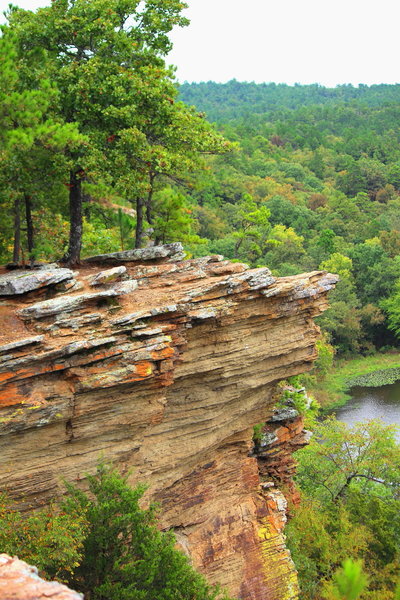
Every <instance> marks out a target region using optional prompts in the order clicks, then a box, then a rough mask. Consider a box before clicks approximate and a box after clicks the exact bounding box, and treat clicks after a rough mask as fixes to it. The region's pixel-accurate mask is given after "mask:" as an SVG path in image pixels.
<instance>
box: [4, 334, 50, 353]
mask: <svg viewBox="0 0 400 600" xmlns="http://www.w3.org/2000/svg"><path fill="white" fill-rule="evenodd" d="M43 339H44V335H36V336H35V337H30V338H25V339H24V340H18V341H17V342H11V343H10V344H3V345H2V346H0V354H4V353H5V352H9V351H10V350H19V349H20V348H23V347H24V346H31V345H32V344H40V342H41V341H42V340H43Z"/></svg>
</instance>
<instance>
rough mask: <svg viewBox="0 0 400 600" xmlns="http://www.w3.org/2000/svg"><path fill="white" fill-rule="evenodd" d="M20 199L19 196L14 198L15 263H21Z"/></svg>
mask: <svg viewBox="0 0 400 600" xmlns="http://www.w3.org/2000/svg"><path fill="white" fill-rule="evenodd" d="M19 208H20V199H19V197H17V198H15V200H14V251H13V263H14V264H18V263H19V253H20V250H21V217H20V212H19Z"/></svg>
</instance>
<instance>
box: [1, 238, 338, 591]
mask: <svg viewBox="0 0 400 600" xmlns="http://www.w3.org/2000/svg"><path fill="white" fill-rule="evenodd" d="M178 250H179V248H175V247H174V248H172V249H170V250H169V252H167V253H166V257H165V259H164V260H165V262H162V259H161V258H158V261H157V262H156V263H154V262H152V263H150V264H137V263H136V260H137V256H136V255H135V264H134V265H129V263H128V262H124V265H125V266H126V267H127V272H126V273H125V275H124V278H125V281H123V282H122V283H121V282H119V283H109V282H107V283H105V284H104V285H103V286H101V285H99V286H97V289H99V291H98V292H96V293H93V292H92V291H90V290H91V289H93V288H90V283H89V282H90V281H93V277H95V276H96V274H97V272H98V271H99V270H100V268H96V267H94V266H91V265H89V266H86V267H84V268H82V269H80V272H79V274H78V273H75V274H74V278H75V280H77V285H78V287H76V285H74V287H72V288H70V289H69V290H67V291H66V293H63V294H62V295H60V294H57V295H56V296H55V298H52V297H49V295H51V294H53V295H54V294H56V293H57V289H56V288H54V290H53V291H51V288H49V287H47V288H46V290H47V292H46V294H47V296H46V299H45V298H44V297H41V298H38V297H36V298H35V299H34V300H33V299H32V298H29V297H28V296H26V297H20V296H18V297H17V296H15V297H13V298H10V299H8V300H7V301H6V302H3V303H2V304H0V317H1V318H2V333H3V337H4V339H3V341H1V342H0V344H1V346H2V348H3V350H2V348H1V347H0V382H1V385H0V407H1V409H0V432H1V435H0V452H1V454H0V456H1V465H0V478H1V480H0V483H1V488H2V489H6V490H8V492H9V493H10V494H11V495H12V496H13V497H15V498H17V499H18V500H19V503H20V506H21V507H22V508H24V507H25V508H27V509H28V508H29V507H31V506H32V505H38V504H42V503H45V502H48V501H49V500H50V498H52V497H54V495H56V494H58V493H61V491H62V489H63V486H62V482H61V477H64V478H66V479H68V480H71V481H75V482H79V481H81V480H82V485H85V481H84V477H85V473H87V472H93V471H94V469H95V466H96V464H97V462H98V460H99V457H100V456H103V457H104V458H106V459H108V460H110V461H112V462H114V463H116V464H117V465H118V466H119V467H120V468H121V469H122V470H123V471H127V470H128V469H130V470H131V475H130V478H131V481H132V483H133V482H135V481H145V482H147V483H148V484H149V486H150V487H149V491H148V495H149V496H151V497H152V498H153V499H155V500H157V501H158V502H159V503H160V504H161V506H162V510H161V516H162V526H163V527H165V528H174V530H175V532H176V534H177V537H178V540H179V542H180V544H181V546H182V548H183V550H184V551H185V552H187V553H188V554H189V555H190V557H191V559H192V562H193V564H194V565H195V566H196V567H198V568H199V569H200V570H202V571H203V572H204V573H205V574H206V575H207V577H208V579H209V580H210V581H212V582H219V583H221V584H222V585H223V586H226V587H227V588H228V589H229V591H230V592H231V593H232V594H233V595H237V596H239V597H240V598H242V599H243V600H250V599H251V600H294V599H296V598H297V595H298V591H297V584H296V577H295V570H294V566H293V564H292V562H291V560H290V556H289V554H288V551H287V550H286V549H285V547H284V543H283V537H282V526H283V525H282V519H280V517H279V514H282V510H283V509H282V502H281V501H280V500H279V498H278V496H277V495H276V494H278V492H276V491H275V490H274V491H273V493H272V492H271V490H264V489H263V488H262V487H261V485H260V479H259V471H258V466H257V460H256V458H255V457H253V456H251V455H250V449H251V445H252V442H251V440H252V434H253V426H254V425H255V424H257V423H261V422H264V421H266V420H267V418H268V417H269V416H270V415H271V413H272V410H273V406H272V405H273V393H274V389H275V384H276V382H278V381H280V380H281V379H283V378H286V377H289V376H291V375H295V374H297V373H301V372H304V371H306V370H307V369H308V368H309V367H310V366H311V364H312V361H313V360H314V359H315V341H316V339H317V337H318V328H317V327H316V326H315V324H314V322H313V317H315V316H316V315H318V314H320V313H321V311H323V310H324V309H325V308H326V295H327V292H328V291H329V290H330V289H331V288H332V287H333V286H334V284H335V282H336V277H335V276H332V275H329V274H327V273H325V272H313V273H309V274H306V275H299V276H295V277H287V278H282V279H278V280H275V278H274V277H272V276H271V273H270V272H269V270H268V269H266V268H261V269H253V270H249V269H248V267H247V266H246V265H242V264H238V263H235V264H231V263H229V262H228V261H224V260H222V257H219V256H214V257H206V258H201V259H195V260H188V261H182V262H171V261H170V257H169V256H170V254H171V252H172V251H173V254H177V253H178ZM158 254H160V255H162V254H163V253H162V252H160V253H158ZM149 260H152V261H153V260H154V257H153V258H151V259H149ZM106 279H107V278H106ZM121 286H122V287H121ZM101 288H103V291H102V290H101ZM135 288H136V289H135ZM76 289H79V292H74V290H76ZM64 292H65V290H64ZM19 340H21V344H20V345H18V342H19ZM271 493H272V496H273V497H271ZM274 507H275V508H274ZM283 512H284V510H283ZM277 515H278V516H277Z"/></svg>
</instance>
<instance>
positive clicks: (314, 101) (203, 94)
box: [180, 81, 400, 354]
mask: <svg viewBox="0 0 400 600" xmlns="http://www.w3.org/2000/svg"><path fill="white" fill-rule="evenodd" d="M180 93H181V97H182V98H183V100H184V101H185V102H189V103H193V104H194V105H195V106H196V107H197V108H198V109H199V110H204V111H206V113H207V115H208V116H209V117H210V118H211V119H214V120H216V124H217V126H218V128H219V130H220V131H221V132H222V133H223V135H224V136H225V137H226V138H227V139H229V140H230V141H231V142H232V143H233V144H234V146H235V149H234V151H233V152H231V153H230V154H228V155H225V156H222V157H217V158H215V159H213V160H212V161H211V162H210V171H209V173H208V174H207V176H205V177H203V179H202V181H201V183H199V184H198V187H197V189H196V190H195V191H193V192H191V194H190V198H191V201H192V203H193V206H194V208H193V213H194V215H195V216H196V218H197V220H198V222H199V234H200V236H201V237H203V238H207V240H208V241H207V242H206V244H205V245H204V247H201V246H199V248H200V247H201V248H202V249H201V251H202V252H203V251H205V250H207V251H208V252H220V253H222V254H225V255H226V256H229V257H230V258H237V259H241V260H245V261H247V262H249V263H251V264H254V265H257V264H258V265H261V264H262V265H268V266H269V267H270V268H271V269H272V270H273V272H274V273H277V274H279V275H282V276H285V275H292V274H295V273H300V272H302V271H308V270H312V269H319V268H323V269H328V270H330V271H331V272H335V273H338V274H339V275H340V277H341V281H340V283H339V284H338V286H337V289H336V291H335V292H334V293H333V294H332V295H331V305H332V307H331V309H330V310H329V311H328V312H327V313H325V315H324V316H323V317H322V318H321V325H322V327H323V329H324V330H325V331H326V332H327V334H328V336H329V338H330V340H331V342H332V343H333V344H334V346H336V349H337V351H338V352H339V353H347V354H349V353H358V352H363V353H370V352H374V351H375V350H376V349H381V348H385V347H387V346H392V345H395V344H396V341H395V338H394V336H393V332H394V333H396V332H398V330H399V308H398V307H399V299H400V296H399V291H398V283H397V282H398V279H399V277H400V257H399V253H400V198H399V193H400V144H399V142H400V129H399V127H398V122H399V117H400V86H399V85H375V86H371V87H368V86H364V85H363V86H359V87H353V86H351V85H345V86H338V87H337V88H335V89H327V88H324V87H321V86H318V85H309V86H300V85H296V86H294V87H289V86H287V85H283V84H280V85H275V84H265V85H256V84H253V83H239V82H237V81H231V82H229V83H227V84H216V83H212V82H209V83H200V84H184V85H182V86H181V89H180ZM197 251H198V250H197Z"/></svg>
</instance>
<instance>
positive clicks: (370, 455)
mask: <svg viewBox="0 0 400 600" xmlns="http://www.w3.org/2000/svg"><path fill="white" fill-rule="evenodd" d="M395 435H396V426H392V425H384V424H383V423H382V422H380V421H370V422H369V423H359V424H357V425H355V426H354V427H353V428H349V427H348V426H347V425H346V424H345V423H343V422H341V421H337V420H336V419H333V418H331V419H327V420H325V421H324V422H323V423H321V424H320V426H319V427H318V429H317V430H316V431H315V433H314V436H313V439H312V441H311V443H310V445H309V446H308V447H307V448H306V449H304V450H303V451H302V460H301V465H300V468H299V472H298V477H299V480H300V482H301V484H302V487H303V489H305V490H307V491H310V492H311V493H312V494H313V495H315V496H317V497H319V498H321V499H322V498H326V499H327V500H333V501H337V500H339V499H340V498H343V497H345V496H346V493H347V492H348V490H349V488H351V486H352V485H354V483H355V482H358V483H361V484H362V487H363V489H364V490H365V492H366V491H367V490H369V491H370V492H371V493H376V492H377V490H378V489H379V488H382V490H384V489H385V490H387V491H389V492H390V493H391V494H392V495H393V497H395V495H396V491H397V490H398V489H399V487H400V469H399V468H398V467H399V464H400V446H399V445H398V444H397V442H396V437H395ZM321 441H323V443H320V442H321Z"/></svg>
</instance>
